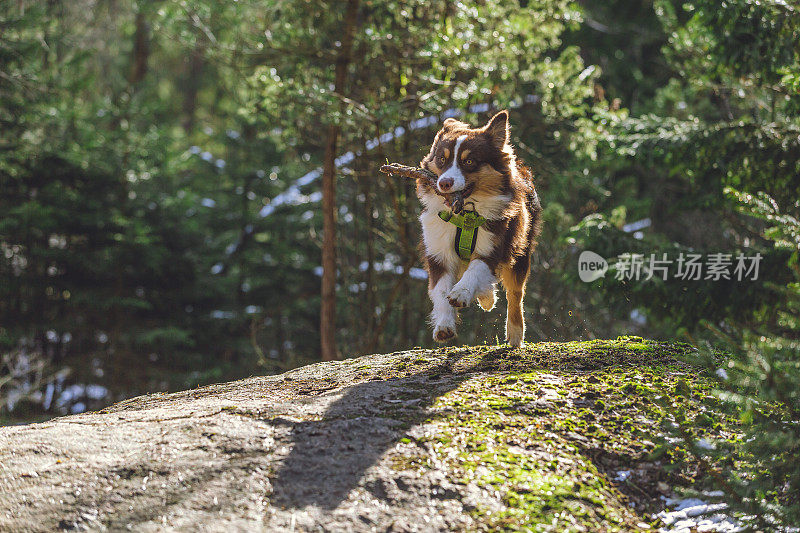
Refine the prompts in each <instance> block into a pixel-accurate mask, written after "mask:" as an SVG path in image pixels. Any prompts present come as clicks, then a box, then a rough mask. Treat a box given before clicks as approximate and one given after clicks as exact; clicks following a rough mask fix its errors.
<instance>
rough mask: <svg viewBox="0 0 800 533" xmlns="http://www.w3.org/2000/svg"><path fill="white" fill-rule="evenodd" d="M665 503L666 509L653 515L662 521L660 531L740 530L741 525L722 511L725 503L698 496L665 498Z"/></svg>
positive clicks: (682, 532)
mask: <svg viewBox="0 0 800 533" xmlns="http://www.w3.org/2000/svg"><path fill="white" fill-rule="evenodd" d="M721 495H722V494H721V493H719V492H709V493H707V494H706V496H709V497H718V496H721ZM665 503H666V505H667V509H665V510H663V511H661V512H660V513H658V514H656V515H655V518H660V519H661V521H662V522H663V523H664V527H662V528H661V530H660V531H662V532H665V533H666V532H669V533H690V532H693V531H697V532H700V533H702V532H703V531H723V532H734V531H742V526H741V525H739V524H738V523H737V522H736V521H735V520H734V519H733V518H731V517H730V516H728V515H726V514H725V513H724V511H725V510H726V509H727V508H728V504H727V503H707V502H705V501H703V500H701V499H699V498H685V499H678V498H665Z"/></svg>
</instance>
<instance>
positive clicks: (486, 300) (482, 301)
mask: <svg viewBox="0 0 800 533" xmlns="http://www.w3.org/2000/svg"><path fill="white" fill-rule="evenodd" d="M495 289H496V287H495V286H494V285H492V288H491V290H488V291H486V292H484V293H483V294H479V295H478V304H479V305H480V306H481V309H483V310H484V311H491V310H492V309H494V305H495V304H496V303H497V292H496V290H495Z"/></svg>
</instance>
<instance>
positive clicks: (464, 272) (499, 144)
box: [417, 111, 541, 345]
mask: <svg viewBox="0 0 800 533" xmlns="http://www.w3.org/2000/svg"><path fill="white" fill-rule="evenodd" d="M456 150H458V154H456V153H455V152H456ZM456 155H457V156H458V161H455V162H454V161H453V159H454V157H455V156H456ZM453 165H457V167H456V168H453V167H452V166H453ZM420 166H422V167H423V168H426V169H428V170H430V171H432V172H434V173H435V174H436V175H437V176H440V178H439V182H438V183H439V184H440V185H441V184H442V177H441V176H442V175H443V174H444V173H446V172H447V173H448V174H447V176H451V175H455V176H456V181H457V182H458V183H457V184H456V185H458V184H462V183H463V186H464V188H465V189H467V190H468V188H469V187H472V192H471V193H470V195H469V196H468V198H467V199H466V204H467V205H469V203H470V202H473V203H474V208H475V210H476V211H477V212H478V213H479V214H480V215H483V216H484V217H486V218H487V219H488V220H487V222H486V223H485V224H484V225H483V226H481V228H479V229H478V246H476V249H475V252H474V253H473V255H472V257H471V259H470V261H469V263H468V264H467V263H466V262H464V261H461V260H460V259H458V258H457V256H456V255H455V252H454V251H453V253H452V254H448V253H447V249H448V247H449V248H450V249H452V247H453V243H452V241H451V242H449V243H448V242H443V241H447V240H448V236H449V235H451V233H450V232H449V231H448V229H447V228H446V227H445V226H442V225H441V224H447V223H445V222H443V221H441V220H440V219H438V216H431V214H434V215H435V214H436V213H438V211H439V210H442V209H445V206H444V202H443V201H442V200H441V197H440V196H438V195H436V194H435V192H434V191H433V188H432V187H431V186H430V185H429V184H428V183H425V182H423V181H422V180H418V181H417V195H418V196H419V198H420V200H421V201H422V203H423V206H424V210H423V213H422V215H421V217H420V220H421V222H422V225H423V246H424V248H425V251H426V264H427V270H428V276H429V285H428V288H429V294H430V295H431V299H432V300H433V303H434V311H433V313H432V322H433V326H434V338H435V339H436V340H437V341H439V342H443V341H446V340H448V339H450V338H452V337H454V336H455V320H451V319H452V318H453V316H451V315H450V314H449V313H448V312H447V311H446V309H445V308H443V307H442V304H441V296H442V295H443V294H444V291H447V292H448V294H447V295H446V297H447V300H448V301H449V303H450V304H451V305H452V306H453V307H464V306H467V305H469V304H470V303H471V301H472V299H473V298H477V299H478V302H479V303H480V305H481V307H483V308H484V309H486V310H490V309H491V308H492V307H494V300H495V298H494V284H495V282H496V281H497V280H498V279H499V280H500V281H501V282H502V284H503V286H504V287H505V290H506V296H507V299H508V314H507V319H506V337H507V340H508V341H509V342H510V343H511V344H512V345H520V344H521V343H522V341H523V337H524V321H523V297H524V294H525V284H526V282H527V279H528V275H529V272H530V255H531V252H532V251H533V249H534V247H535V245H536V238H537V236H538V235H539V233H540V227H541V222H540V214H541V205H540V203H539V198H538V196H537V194H536V190H535V188H534V184H533V178H532V175H531V172H530V170H529V169H528V168H527V167H525V166H524V165H523V164H522V163H521V162H519V161H518V160H517V157H516V155H515V154H514V149H513V148H512V146H511V144H510V141H509V128H508V113H507V112H506V111H502V112H500V113H498V114H497V115H495V116H494V117H493V118H492V119H491V120H490V121H489V122H488V123H487V124H486V125H485V126H484V127H482V128H477V129H473V128H471V127H470V126H469V125H468V124H465V123H464V122H460V121H458V120H455V119H447V120H445V121H444V124H443V127H442V129H441V130H440V131H439V132H438V133H437V134H436V137H435V138H434V141H433V144H432V146H431V149H430V152H429V153H428V155H427V156H425V158H424V159H423V160H422V162H421V163H420ZM448 171H449V172H448ZM449 179H450V178H448V179H447V180H445V181H449ZM445 185H447V183H445ZM453 231H455V230H454V229H453ZM482 234H483V235H482ZM451 251H452V250H451ZM454 257H455V260H454ZM476 261H480V262H483V263H484V264H485V266H486V267H488V270H487V269H486V268H485V267H484V266H483V265H480V264H475V265H473V263H475V262H476ZM489 272H490V273H491V274H489ZM468 273H469V274H468ZM459 278H460V281H458V283H455V281H456V280H458V279H459ZM443 280H444V282H446V283H444V282H443ZM451 280H452V282H453V284H455V286H454V287H452V286H451V285H452V284H451V283H450V281H451ZM440 282H442V283H443V284H442V285H441V286H440V285H439V284H440ZM487 284H490V285H487ZM465 300H469V301H465Z"/></svg>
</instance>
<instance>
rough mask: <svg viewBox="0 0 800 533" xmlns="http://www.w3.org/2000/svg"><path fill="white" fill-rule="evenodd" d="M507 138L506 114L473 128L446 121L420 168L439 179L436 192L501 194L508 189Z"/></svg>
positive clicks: (511, 152) (509, 153) (509, 161)
mask: <svg viewBox="0 0 800 533" xmlns="http://www.w3.org/2000/svg"><path fill="white" fill-rule="evenodd" d="M508 137H509V136H508V112H506V111H501V112H500V113H498V114H496V115H495V116H494V117H492V119H491V120H490V121H489V122H488V123H487V124H486V125H485V126H484V127H482V128H476V129H473V128H470V126H469V125H468V124H465V123H464V122H461V121H459V120H456V119H453V118H448V119H447V120H445V121H444V124H443V127H442V129H441V130H439V132H438V133H437V134H436V138H435V139H434V141H433V144H432V145H431V150H430V152H429V153H428V155H427V156H425V158H424V159H423V160H422V163H420V166H422V167H423V168H426V169H428V170H430V171H432V172H434V173H436V174H437V175H438V176H439V178H438V180H437V182H436V188H437V189H438V191H439V192H440V193H454V192H458V191H462V190H464V189H466V188H470V190H471V191H472V194H476V193H480V192H483V193H486V194H491V195H501V194H503V193H504V192H506V191H507V190H508V187H509V179H510V173H511V169H512V165H511V163H512V160H513V157H514V156H513V151H512V150H511V146H510V144H509V141H508Z"/></svg>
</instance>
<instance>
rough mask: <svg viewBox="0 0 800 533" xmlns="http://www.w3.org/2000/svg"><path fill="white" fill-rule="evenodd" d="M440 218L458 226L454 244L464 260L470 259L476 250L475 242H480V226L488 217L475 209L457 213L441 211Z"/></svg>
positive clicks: (459, 255)
mask: <svg viewBox="0 0 800 533" xmlns="http://www.w3.org/2000/svg"><path fill="white" fill-rule="evenodd" d="M439 218H441V219H442V220H444V221H445V222H449V223H451V224H452V225H454V226H455V227H456V228H457V229H456V238H455V241H454V242H453V245H454V246H455V250H456V253H457V254H458V257H460V258H461V259H462V260H463V261H469V258H470V257H471V256H472V252H474V251H475V243H477V242H478V228H479V227H481V226H482V225H483V223H484V222H486V219H485V218H483V217H482V216H480V215H479V214H478V213H476V212H475V211H464V212H463V213H462V214H459V215H456V214H454V213H453V212H452V211H448V210H443V211H439Z"/></svg>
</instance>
